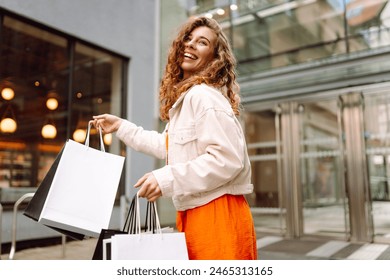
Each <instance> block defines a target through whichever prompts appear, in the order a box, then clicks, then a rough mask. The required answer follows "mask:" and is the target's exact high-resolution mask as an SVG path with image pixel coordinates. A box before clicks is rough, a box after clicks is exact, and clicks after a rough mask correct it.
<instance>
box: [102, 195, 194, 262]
mask: <svg viewBox="0 0 390 280" xmlns="http://www.w3.org/2000/svg"><path fill="white" fill-rule="evenodd" d="M137 199H138V194H137ZM135 210H136V211H137V213H136V216H137V218H136V223H137V228H138V232H137V233H136V234H115V235H113V236H112V237H111V239H107V240H104V242H103V244H104V246H103V248H104V249H103V256H106V255H107V251H106V250H107V245H108V243H111V246H110V247H111V259H112V260H188V252H187V245H186V239H185V234H184V232H173V231H172V228H164V229H161V226H160V221H159V218H158V214H157V207H156V206H155V207H154V211H155V216H154V219H155V223H156V227H157V231H156V233H155V234H153V233H152V232H141V226H140V224H141V223H140V213H139V203H137V207H136V209H135Z"/></svg>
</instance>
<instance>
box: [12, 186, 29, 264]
mask: <svg viewBox="0 0 390 280" xmlns="http://www.w3.org/2000/svg"><path fill="white" fill-rule="evenodd" d="M33 196H34V193H26V194H24V195H23V196H22V197H21V198H19V199H18V200H17V201H16V203H15V205H14V215H13V219H12V241H11V250H10V252H9V259H10V260H12V259H13V258H14V255H15V247H16V217H17V214H18V208H19V205H20V204H21V203H22V202H23V201H24V200H26V199H28V198H31V197H33Z"/></svg>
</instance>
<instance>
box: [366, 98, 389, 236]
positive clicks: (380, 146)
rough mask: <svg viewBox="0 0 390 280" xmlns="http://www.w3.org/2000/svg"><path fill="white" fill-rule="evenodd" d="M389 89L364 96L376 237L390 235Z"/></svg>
mask: <svg viewBox="0 0 390 280" xmlns="http://www.w3.org/2000/svg"><path fill="white" fill-rule="evenodd" d="M389 94H390V93H389V92H384V93H383V94H381V95H374V96H368V97H366V98H365V110H364V117H365V130H366V132H365V136H366V155H367V162H368V169H369V184H370V193H371V200H372V217H373V221H374V236H375V238H378V237H379V238H386V239H388V240H389V239H390V223H389V216H390V98H389Z"/></svg>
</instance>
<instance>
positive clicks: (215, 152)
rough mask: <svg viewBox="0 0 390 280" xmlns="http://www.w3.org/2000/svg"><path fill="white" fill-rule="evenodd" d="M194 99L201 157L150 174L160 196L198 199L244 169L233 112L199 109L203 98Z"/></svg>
mask: <svg viewBox="0 0 390 280" xmlns="http://www.w3.org/2000/svg"><path fill="white" fill-rule="evenodd" d="M194 96H196V97H195V98H194V100H191V102H192V106H193V108H194V110H195V111H198V112H199V111H200V112H201V114H199V115H198V116H197V120H196V134H197V136H198V138H197V141H198V149H199V150H200V151H201V153H200V155H199V156H198V157H196V158H195V159H193V160H190V161H188V162H184V163H179V164H173V165H166V166H164V167H163V168H160V169H157V170H154V171H153V174H154V176H155V177H156V179H157V181H158V182H159V186H160V188H161V191H162V193H163V196H182V195H191V194H200V195H201V193H204V192H207V191H210V190H212V189H215V188H218V187H220V186H222V185H224V184H226V183H227V182H229V181H231V180H232V179H234V178H235V177H236V176H237V174H239V172H240V171H241V170H242V169H243V168H244V149H245V143H244V142H243V141H244V139H243V135H242V133H241V132H242V130H241V127H239V124H238V120H237V119H236V118H235V116H234V114H233V112H230V111H227V110H219V109H218V108H215V107H210V108H206V109H204V108H198V107H199V106H202V100H201V99H202V98H204V97H205V96H203V97H202V94H199V95H198V94H196V95H194ZM206 98H208V97H206ZM240 131H241V132H240Z"/></svg>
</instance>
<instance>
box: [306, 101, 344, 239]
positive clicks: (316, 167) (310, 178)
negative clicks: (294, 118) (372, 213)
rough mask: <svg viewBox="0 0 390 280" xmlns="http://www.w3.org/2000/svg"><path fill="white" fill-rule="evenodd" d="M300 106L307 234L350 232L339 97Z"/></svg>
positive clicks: (342, 233)
mask: <svg viewBox="0 0 390 280" xmlns="http://www.w3.org/2000/svg"><path fill="white" fill-rule="evenodd" d="M302 108H304V110H300V146H301V147H300V160H301V164H300V168H301V176H300V177H301V186H302V206H303V208H302V211H303V230H304V233H305V234H330V235H332V234H333V235H340V234H341V235H345V234H346V233H347V229H346V228H347V225H346V220H348V219H346V215H347V214H346V209H347V202H346V197H345V185H344V180H343V176H344V174H343V170H344V169H343V160H342V153H341V144H340V121H339V114H338V112H339V108H338V103H337V101H336V100H334V101H333V100H332V101H319V102H314V103H308V104H304V107H302Z"/></svg>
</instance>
